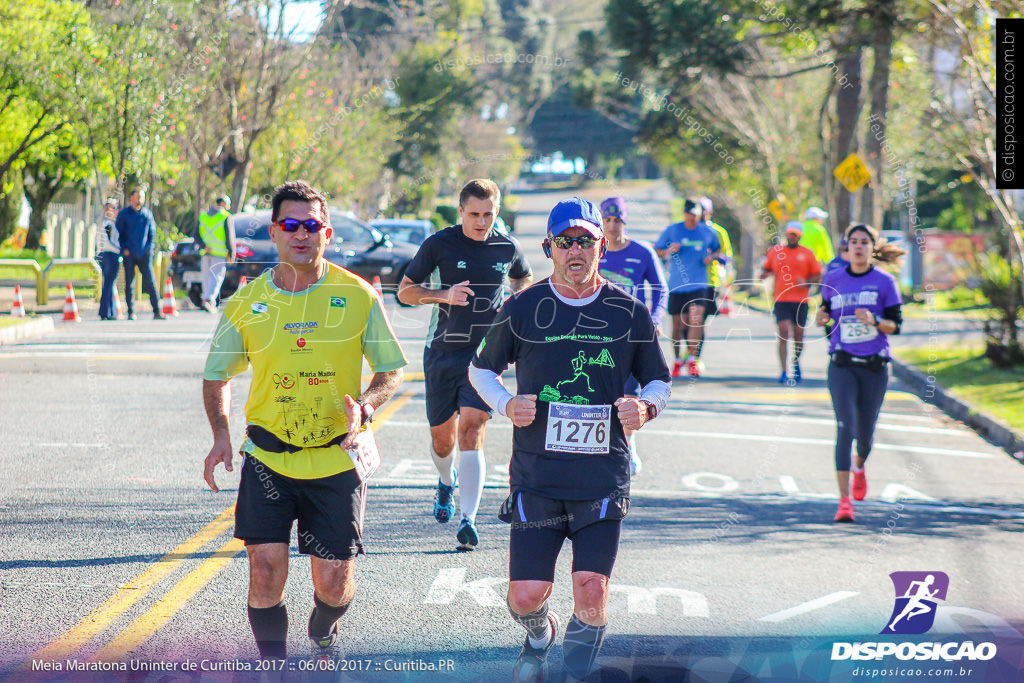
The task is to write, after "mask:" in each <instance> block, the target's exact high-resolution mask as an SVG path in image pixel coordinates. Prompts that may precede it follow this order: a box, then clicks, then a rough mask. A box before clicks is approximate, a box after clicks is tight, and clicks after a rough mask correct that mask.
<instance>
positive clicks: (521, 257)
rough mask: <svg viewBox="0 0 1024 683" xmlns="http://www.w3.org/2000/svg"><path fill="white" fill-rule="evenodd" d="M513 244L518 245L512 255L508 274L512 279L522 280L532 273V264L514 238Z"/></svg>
mask: <svg viewBox="0 0 1024 683" xmlns="http://www.w3.org/2000/svg"><path fill="white" fill-rule="evenodd" d="M510 239H511V238H510ZM512 244H514V245H515V247H516V253H515V256H513V257H512V265H511V267H509V269H508V276H509V278H510V279H512V280H521V279H522V278H524V277H526V276H527V275H529V274H530V264H529V262H528V261H527V260H526V255H525V254H524V253H523V250H522V248H520V246H519V242H517V241H516V240H514V239H513V240H512Z"/></svg>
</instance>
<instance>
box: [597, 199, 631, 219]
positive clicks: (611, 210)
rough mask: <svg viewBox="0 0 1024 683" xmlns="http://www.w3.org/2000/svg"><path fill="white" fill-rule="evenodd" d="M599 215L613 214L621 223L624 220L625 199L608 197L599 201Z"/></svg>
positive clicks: (607, 215)
mask: <svg viewBox="0 0 1024 683" xmlns="http://www.w3.org/2000/svg"><path fill="white" fill-rule="evenodd" d="M601 215H602V216H604V217H605V218H608V217H609V216H614V217H615V218H618V219H619V220H620V221H622V222H623V223H625V222H626V215H627V214H626V200H625V199H623V198H622V197H609V198H608V199H606V200H604V201H603V202H601Z"/></svg>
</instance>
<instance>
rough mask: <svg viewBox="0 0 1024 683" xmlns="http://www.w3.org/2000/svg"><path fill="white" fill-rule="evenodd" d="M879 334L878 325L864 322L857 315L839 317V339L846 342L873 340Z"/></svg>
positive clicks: (854, 342) (856, 342)
mask: <svg viewBox="0 0 1024 683" xmlns="http://www.w3.org/2000/svg"><path fill="white" fill-rule="evenodd" d="M877 336H878V328H877V327H875V326H874V325H868V324H867V323H862V322H861V321H859V320H857V316H855V315H844V316H842V317H840V318H839V340H840V341H841V342H842V343H844V344H858V343H860V342H866V341H871V340H872V339H874V338H875V337H877Z"/></svg>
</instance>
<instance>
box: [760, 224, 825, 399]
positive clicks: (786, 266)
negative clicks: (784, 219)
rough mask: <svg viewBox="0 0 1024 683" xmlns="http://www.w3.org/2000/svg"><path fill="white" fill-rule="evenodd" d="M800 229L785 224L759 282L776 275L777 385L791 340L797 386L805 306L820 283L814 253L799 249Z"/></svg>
mask: <svg viewBox="0 0 1024 683" xmlns="http://www.w3.org/2000/svg"><path fill="white" fill-rule="evenodd" d="M802 234H803V227H802V226H801V225H800V223H799V222H797V221H790V222H789V223H787V224H786V243H785V244H784V245H783V244H777V245H775V246H773V247H772V248H771V249H769V250H768V258H767V259H765V262H764V269H763V270H762V271H761V279H764V278H767V277H768V276H769V275H770V274H774V275H775V296H774V299H775V308H774V312H775V324H776V325H778V328H779V364H780V365H781V366H782V374H781V375H779V384H786V383H787V382H788V381H789V375H787V374H786V347H787V346H788V344H789V339H790V337H792V338H793V381H794V382H799V381H800V380H801V379H802V378H803V377H802V375H801V373H800V353H801V352H802V351H803V350H804V327H805V326H806V325H807V306H808V300H809V299H810V289H811V287H810V285H812V284H816V283H818V282H821V264H820V263H818V259H817V258H816V257H815V256H814V252H813V251H811V250H810V249H808V248H807V247H802V246H800V236H801V235H802Z"/></svg>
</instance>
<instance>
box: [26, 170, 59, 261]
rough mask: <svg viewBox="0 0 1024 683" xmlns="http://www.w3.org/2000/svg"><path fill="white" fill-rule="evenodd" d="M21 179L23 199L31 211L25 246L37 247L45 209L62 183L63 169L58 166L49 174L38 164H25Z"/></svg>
mask: <svg viewBox="0 0 1024 683" xmlns="http://www.w3.org/2000/svg"><path fill="white" fill-rule="evenodd" d="M29 175H31V176H32V182H31V183H30V182H29V181H28V177H27V176H29ZM22 179H23V180H24V182H25V199H26V200H27V201H28V205H29V206H30V207H32V213H30V214H29V218H28V234H27V235H26V236H25V248H26V249H38V248H39V244H40V241H41V240H42V236H43V230H44V229H45V228H46V211H47V209H49V208H50V202H52V201H53V197H54V195H56V194H57V191H58V190H60V188H61V186H63V185H64V169H63V168H61V167H59V166H58V167H57V172H56V173H54V174H53V175H50V174H48V173H47V172H46V171H43V170H41V169H40V168H39V167H38V166H37V167H35V168H33V167H32V166H26V167H25V168H24V169H22Z"/></svg>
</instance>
